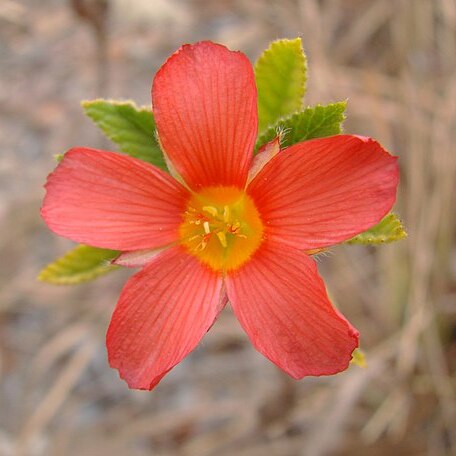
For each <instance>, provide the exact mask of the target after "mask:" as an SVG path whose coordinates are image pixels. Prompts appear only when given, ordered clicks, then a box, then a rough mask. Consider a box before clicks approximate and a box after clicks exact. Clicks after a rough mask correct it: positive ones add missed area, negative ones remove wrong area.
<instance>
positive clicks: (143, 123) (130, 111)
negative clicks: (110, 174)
mask: <svg viewBox="0 0 456 456" xmlns="http://www.w3.org/2000/svg"><path fill="white" fill-rule="evenodd" d="M82 107H83V108H84V112H85V113H86V115H87V116H88V117H90V119H92V120H93V121H94V122H95V124H96V125H97V126H98V127H99V128H100V129H101V130H102V131H103V133H104V134H105V135H106V136H107V137H108V138H109V139H110V140H111V141H113V142H115V143H116V144H117V145H118V146H119V148H120V150H121V151H122V152H125V153H126V154H128V155H131V156H132V157H135V158H139V159H141V160H144V161H147V162H149V163H152V164H153V165H155V166H158V167H159V168H162V169H163V170H165V171H168V169H167V167H166V164H165V159H164V157H163V153H162V151H161V149H160V146H159V144H158V142H157V140H156V137H155V121H154V116H153V114H152V111H151V110H150V109H146V108H138V107H137V106H136V105H135V104H134V103H133V102H131V101H125V102H119V101H113V100H102V99H98V100H92V101H83V102H82Z"/></svg>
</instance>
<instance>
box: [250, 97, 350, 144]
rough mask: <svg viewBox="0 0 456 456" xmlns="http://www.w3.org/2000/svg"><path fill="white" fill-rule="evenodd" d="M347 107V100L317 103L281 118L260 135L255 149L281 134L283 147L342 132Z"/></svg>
mask: <svg viewBox="0 0 456 456" xmlns="http://www.w3.org/2000/svg"><path fill="white" fill-rule="evenodd" d="M346 107H347V102H346V101H339V102H337V103H330V104H328V105H325V106H322V105H316V106H311V107H308V108H306V109H305V110H304V111H301V112H296V113H294V114H292V115H291V116H289V117H285V118H283V119H280V120H279V121H278V122H277V123H276V124H275V125H274V126H272V127H269V128H268V129H267V130H265V131H264V132H263V133H262V134H261V135H260V136H259V137H258V140H257V143H256V146H255V149H256V150H258V149H259V148H260V147H262V146H264V145H265V144H266V143H268V142H269V141H272V140H273V139H274V138H276V137H277V136H279V135H281V136H282V140H281V146H282V147H288V146H291V145H293V144H296V143H298V142H301V141H306V140H308V139H314V138H323V137H325V136H332V135H338V134H340V133H341V132H342V122H343V121H344V120H345V109H346Z"/></svg>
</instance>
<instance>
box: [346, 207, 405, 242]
mask: <svg viewBox="0 0 456 456" xmlns="http://www.w3.org/2000/svg"><path fill="white" fill-rule="evenodd" d="M406 237H407V233H406V231H405V229H404V227H403V226H402V223H401V221H400V220H399V219H398V218H397V217H396V216H395V215H394V214H392V213H390V214H388V215H386V216H385V217H383V219H382V220H381V221H380V222H379V223H377V225H375V226H373V227H372V228H370V229H369V230H367V231H364V233H361V234H358V235H357V236H355V237H354V238H352V239H350V240H349V241H347V243H348V244H383V243H386V242H393V241H399V240H401V239H404V238H406Z"/></svg>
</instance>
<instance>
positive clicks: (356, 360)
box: [350, 348, 367, 367]
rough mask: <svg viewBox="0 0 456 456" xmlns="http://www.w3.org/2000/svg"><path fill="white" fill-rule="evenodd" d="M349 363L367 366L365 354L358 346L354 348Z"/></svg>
mask: <svg viewBox="0 0 456 456" xmlns="http://www.w3.org/2000/svg"><path fill="white" fill-rule="evenodd" d="M350 363H351V364H355V365H356V366H359V367H367V362H366V356H365V355H364V352H363V351H362V350H361V349H360V348H355V351H354V352H353V353H352V359H351V361H350Z"/></svg>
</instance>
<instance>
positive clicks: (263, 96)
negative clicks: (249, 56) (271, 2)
mask: <svg viewBox="0 0 456 456" xmlns="http://www.w3.org/2000/svg"><path fill="white" fill-rule="evenodd" d="M306 79H307V63H306V57H305V55H304V52H303V50H302V43H301V38H296V39H294V40H287V39H283V40H278V41H274V42H272V43H271V45H270V46H269V48H268V49H266V50H265V51H264V52H263V54H261V56H260V58H259V59H258V60H257V62H256V63H255V80H256V84H257V88H258V117H259V118H258V122H259V125H258V128H259V131H260V132H262V131H263V130H264V129H265V128H266V127H268V126H269V125H273V124H275V123H276V122H277V120H278V119H279V118H281V117H283V116H287V115H289V114H291V113H292V112H294V111H300V110H301V109H302V99H303V97H304V93H305V90H306Z"/></svg>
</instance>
